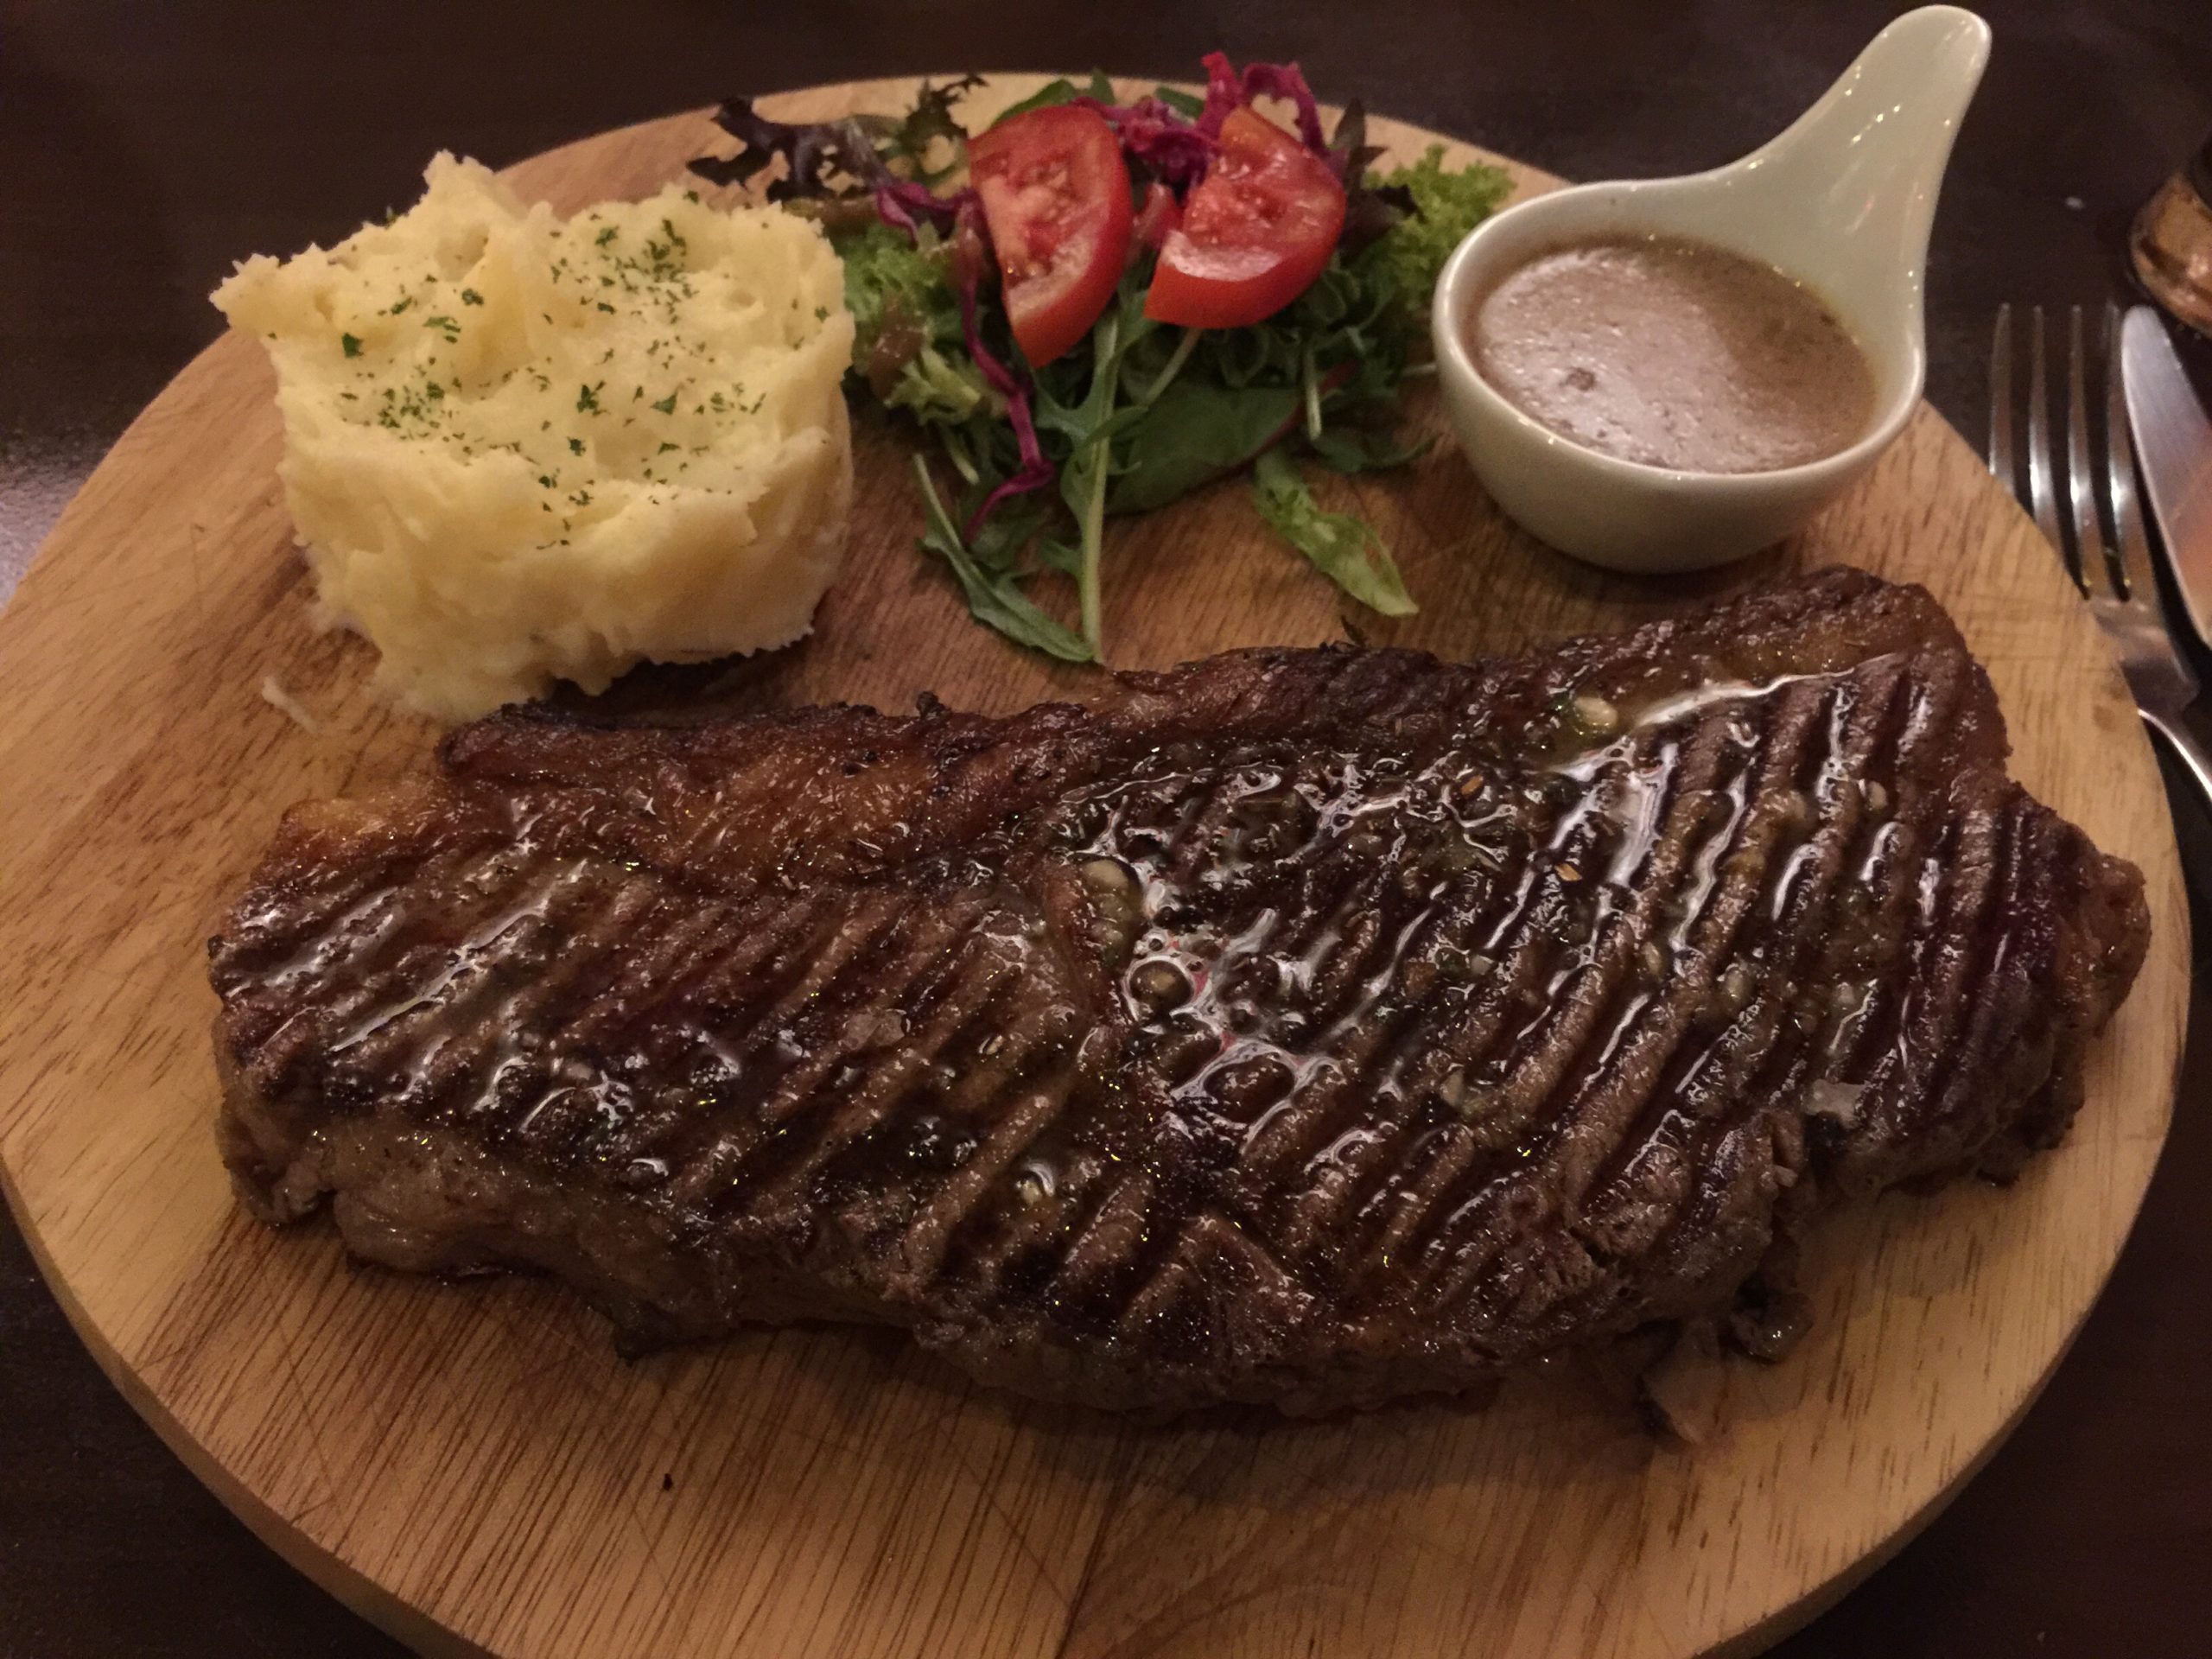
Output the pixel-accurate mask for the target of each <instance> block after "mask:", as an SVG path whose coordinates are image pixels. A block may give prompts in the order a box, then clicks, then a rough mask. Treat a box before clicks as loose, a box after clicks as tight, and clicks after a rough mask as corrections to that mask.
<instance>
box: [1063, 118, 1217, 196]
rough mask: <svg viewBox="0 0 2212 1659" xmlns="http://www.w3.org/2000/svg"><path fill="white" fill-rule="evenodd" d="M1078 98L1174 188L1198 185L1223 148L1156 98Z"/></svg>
mask: <svg viewBox="0 0 2212 1659" xmlns="http://www.w3.org/2000/svg"><path fill="white" fill-rule="evenodd" d="M1075 101H1076V103H1077V104H1078V105H1081V106H1082V107H1083V108H1084V109H1086V110H1096V111H1097V112H1098V113H1099V114H1100V115H1103V116H1104V117H1105V118H1106V121H1107V124H1108V125H1109V126H1111V127H1112V128H1113V129H1114V136H1115V137H1117V138H1119V139H1120V140H1121V141H1122V149H1126V150H1128V152H1129V154H1130V155H1132V156H1135V157H1136V158H1137V159H1138V160H1139V161H1141V162H1143V163H1144V164H1145V165H1146V166H1147V167H1149V168H1151V169H1152V171H1153V175H1154V177H1156V178H1157V179H1159V180H1160V182H1161V183H1163V184H1165V185H1166V186H1167V188H1169V189H1171V190H1176V191H1182V190H1187V189H1189V188H1191V186H1192V185H1193V184H1196V183H1197V182H1198V180H1199V179H1201V178H1202V177H1204V176H1205V170H1206V168H1209V167H1210V166H1211V165H1212V164H1213V157H1214V152H1215V151H1216V150H1217V149H1220V147H1221V146H1220V145H1219V144H1218V143H1216V142H1215V141H1214V140H1213V139H1211V138H1210V137H1207V136H1206V135H1205V133H1203V132H1201V131H1199V130H1198V128H1197V127H1195V126H1193V125H1192V124H1191V123H1190V122H1189V121H1187V120H1185V118H1183V117H1182V115H1181V114H1179V112H1178V111H1175V110H1174V109H1173V108H1172V107H1170V106H1169V105H1166V104H1163V103H1161V102H1160V99H1156V98H1141V99H1138V100H1137V101H1136V102H1135V103H1134V104H1102V103H1100V102H1099V101H1098V99H1095V98H1078V99H1076V100H1075Z"/></svg>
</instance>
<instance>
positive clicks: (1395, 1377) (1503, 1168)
mask: <svg viewBox="0 0 2212 1659" xmlns="http://www.w3.org/2000/svg"><path fill="white" fill-rule="evenodd" d="M2002 756H2003V737H2002V731H2001V725H2000V722H1999V717H1998V715H1997V714H1996V710H1995V706H1994V702H1993V699H1992V698H1991V696H1990V694H1989V690H1988V687H1987V683H1986V679H1985V678H1984V677H1983V676H1982V675H1981V673H1980V670H1979V668H1978V667H1977V666H1976V665H1975V664H1974V663H1973V661H1972V659H1971V658H1969V657H1968V656H1967V654H1966V652H1965V651H1964V649H1963V647H1962V646H1961V645H1960V644H1959V642H1958V640H1957V638H1956V635H1955V632H1953V631H1952V630H1951V629H1950V627H1949V625H1948V620H1945V619H1944V618H1943V617H1942V613H1941V612H1940V611H1938V610H1936V607H1935V606H1934V605H1933V603H1932V601H1929V600H1928V599H1927V598H1926V596H1925V595H1924V594H1920V593H1919V592H1918V590H1916V589H1900V588H1887V587H1885V586H1883V585H1882V584H1879V583H1878V582H1874V581H1872V579H1871V578H1867V577H1864V576H1860V575H1857V574H1856V573H1851V572H1840V573H1831V574H1830V575H1826V576H1823V577H1819V578H1815V579H1813V580H1811V581H1808V582H1802V583H1798V584H1795V585H1792V586H1789V587H1786V588H1778V589H1776V590H1773V591H1771V592H1770V593H1768V594H1763V595H1758V596H1754V597H1752V598H1750V599H1747V600H1743V601H1737V602H1735V603H1734V604H1733V605H1732V606H1728V607H1721V608H1720V609H1719V610H1716V611H1714V612H1713V613H1708V614H1707V616H1705V617H1703V618H1701V619H1694V620H1690V621H1688V622H1685V623H1681V624H1662V625H1658V626H1655V627H1653V628H1649V629H1646V630H1644V631H1643V632H1640V633H1638V634H1636V635H1631V636H1628V637H1625V638H1624V639H1611V640H1595V641H1586V642H1580V643H1578V644H1575V645H1568V646H1566V647H1562V648H1560V650H1559V651H1557V652H1552V653H1548V654H1547V655H1545V656H1543V657H1539V658H1529V659H1523V660H1522V661H1519V662H1513V663H1492V664H1472V665H1464V666H1461V665H1446V664H1438V663H1435V662H1433V661H1432V660H1430V659H1427V658H1419V657H1415V656H1413V655H1411V654H1409V653H1402V652H1354V651H1344V650H1337V651H1315V652H1252V653H1240V654H1236V655H1232V656H1230V657H1225V658H1215V659H1212V660H1211V661H1209V662H1207V663H1202V664H1194V665H1192V666H1191V667H1189V668H1186V669H1184V670H1179V671H1175V672H1174V673H1173V674H1168V675H1156V676H1142V677H1128V678H1127V679H1125V680H1123V681H1122V682H1121V683H1119V685H1118V686H1117V688H1116V690H1114V691H1113V692H1110V693H1109V695H1108V696H1107V697H1106V698H1104V699H1103V700H1102V701H1101V702H1099V703H1098V704H1096V705H1093V706H1092V707H1091V708H1090V709H1069V708H1065V707H1053V706H1046V707H1044V708H1041V709H1034V710H1031V711H1029V712H1028V713H1027V714H1025V715H1015V716H1013V717H1010V718H1009V719H1007V720H1003V721H993V720H986V719H982V718H980V717H976V716H968V715H952V714H950V713H947V712H944V711H942V710H938V709H928V710H925V712H924V713H923V714H922V715H918V716H916V717H913V718H912V719H906V720H898V719H891V718H887V717H885V716H881V715H874V714H873V713H870V712H868V711H864V710H851V709H828V710H810V711H802V712H800V713H798V714H796V715H785V716H767V717H760V718H757V719H754V720H750V721H734V722H728V723H726V724H724V725H722V726H721V727H716V728H696V729H691V730H683V731H677V730H642V731H641V730H601V729H594V728H582V727H575V726H563V725H561V724H559V723H557V722H551V721H543V720H532V719H530V718H528V717H525V716H517V715H509V716H503V717H499V718H496V719H494V720H493V721H486V722H481V723H480V724H479V725H478V726H476V727H474V728H467V729H465V730H464V731H462V732H461V733H459V734H455V736H454V738H453V739H451V740H449V741H448V746H447V748H446V752H445V773H444V776H443V777H442V778H441V779H438V780H436V781H435V782H433V783H430V784H427V785H421V786H418V787H417V788H416V789H414V790H411V791H401V792H400V793H398V794H397V795H395V796H392V797H390V798H385V799H384V800H382V801H378V802H372V803H368V804H350V803H331V804H317V805H313V806H310V807H308V808H303V809H300V810H297V811H296V813H295V814H294V815H293V817H291V818H290V819H289V820H288V822H287V825H286V828H285V829H284V831H283V833H282V834H281V835H280V836H279V839H278V842H277V846H276V848H274V849H272V851H271V854H270V857H269V859H268V860H267V861H266V862H265V863H264V867H263V868H262V870H261V872H260V873H259V874H258V875H257V878H256V881H255V884H254V886H253V887H252V888H251V890H250V891H249V893H247V895H246V896H245V899H242V900H241V902H240V904H239V906H238V910H237V912H236V913H235V914H234V916H233V918H232V923H231V925H229V927H227V928H226V931H225V934H224V936H223V937H222V938H220V939H219V940H218V941H216V942H215V944H214V946H213V962H214V969H213V972H214V979H215V982H216V986H217V989H218V991H219V993H220V995H221V996H222V998H223V1001H224V1006H225V1012H224V1017H223V1021H222V1025H221V1027H220V1031H219V1053H220V1058H221V1059H222V1060H223V1062H224V1064H225V1066H226V1075H227V1076H228V1077H229V1080H230V1084H231V1088H230V1097H229V1100H228V1103H227V1104H226V1124H225V1146H226V1153H227V1154H228V1155H229V1157H230V1159H231V1161H232V1167H233V1170H234V1172H235V1173H236V1174H237V1177H238V1184H239V1188H240V1191H241V1193H242V1194H243V1195H244V1196H245V1198H246V1199H247V1201H248V1202H249V1203H250V1204H251V1205H254V1206H255V1207H256V1208H257V1210H259V1211H261V1212H262V1213H264V1214H266V1215H270V1216H274V1217H291V1216H293V1215H296V1214H298V1213H302V1212H303V1211H305V1210H307V1209H308V1208H310V1207H312V1206H313V1205H315V1203H316V1202H318V1201H319V1200H320V1199H321V1198H322V1197H323V1196H324V1195H326V1194H327V1193H335V1194H336V1195H337V1196H338V1198H339V1205H338V1215H339V1220H340V1226H341V1228H343V1229H344V1230H345V1231H346V1235H347V1238H348V1241H349V1243H351V1244H352V1245H353V1248H355V1249H357V1250H359V1251H361V1252H363V1253H365V1254H367V1255H372V1256H374V1257H377V1258H378V1259H384V1260H388V1261H391V1262H394V1263H395V1264H397V1265H402V1266H407V1267H416V1268H442V1269H448V1270H466V1269H471V1268H480V1267H486V1266H496V1265H539V1266H545V1267H550V1268H553V1269H554V1270H555V1271H556V1272H559V1273H562V1274H564V1275H565V1276H567V1277H569V1278H570V1279H571V1280H572V1281H575V1283H576V1284H577V1285H578V1286H579V1287H580V1288H582V1290H584V1291H585V1293H586V1294H589V1295H592V1296H593V1297H594V1299H595V1300H598V1301H600V1302H601V1305H602V1306H606V1307H607V1309H608V1311H609V1312H610V1313H613V1315H614V1316H615V1318H616V1319H618V1321H619V1322H620V1324H621V1325H623V1326H624V1327H625V1328H626V1330H627V1331H629V1332H631V1333H632V1335H634V1336H637V1337H639V1338H648V1339H659V1338H669V1337H676V1336H684V1335H699V1334H711V1333H713V1332H719V1331H723V1330H727V1329H728V1328H730V1327H731V1326H733V1325H735V1324H737V1323H740V1322H741V1321H743V1320H745V1319H749V1318H756V1317H761V1318H791V1317H824V1318H873V1319H889V1320H892V1321H893V1322H896V1323H899V1324H904V1325H909V1326H911V1327H912V1328H913V1329H914V1330H915V1331H916V1332H917V1334H918V1337H919V1338H921V1339H922V1340H923V1341H925V1343H927V1344H930V1345H931V1346H933V1347H936V1348H938V1349H939V1350H941V1351H944V1352H946V1353H947V1354H949V1355H950V1357H953V1358H955V1359H956V1360H957V1361H959V1362H960V1363H965V1364H967V1365H969V1367H970V1368H971V1369H973V1370H977V1371H979V1372H980V1373H982V1374H983V1375H985V1376H989V1377H991V1378H993V1379H994V1380H998V1381H1001V1382H1005V1383H1010V1384H1011V1385H1013V1386H1015V1387H1020V1388H1025V1389H1030V1390H1031V1391H1033V1392H1039V1393H1044V1394H1049V1395H1068V1396H1073V1397H1077V1398H1083V1399H1090V1400H1095V1401H1096V1402H1100V1403H1105V1404H1112V1405H1151V1406H1169V1407H1173V1406H1181V1405H1188V1404H1194V1403H1199V1402H1205V1401H1207V1400H1211V1399H1221V1398H1243V1399H1260V1400H1267V1401H1271V1402H1275V1403H1277V1404H1281V1405H1284V1406H1285V1407H1287V1408H1298V1409H1306V1408H1325V1407H1327V1406H1331V1405H1334V1404H1338V1403H1344V1402H1351V1403H1370V1402H1373V1401H1375V1400H1378V1399H1381V1398H1384V1397H1388V1396H1389V1395H1394V1394H1398V1393H1403V1392H1408V1391H1412V1390H1414V1389H1431V1388H1450V1387H1457V1386H1463V1385H1465V1384H1466V1383H1471V1382H1473V1381H1476V1380H1479V1379H1480V1378H1482V1377H1484V1376H1490V1375H1494V1374H1495V1373H1496V1372H1497V1371H1498V1370H1503V1369H1504V1368H1506V1367H1509V1366H1511V1365H1514V1364H1516V1363H1522V1362H1524V1361H1526V1360H1529V1359H1530V1358H1533V1357H1537V1356H1539V1355H1541V1354H1543V1353H1546V1352H1549V1351H1554V1350H1555V1349H1558V1348H1560V1347H1562V1346H1566V1345H1568V1344H1574V1343H1578V1342H1587V1341H1594V1340H1599V1339H1602V1338H1606V1337H1609V1336H1612V1335H1618V1334H1619V1333H1622V1332H1626V1331H1629V1330H1630V1329H1633V1328H1635V1327H1636V1326H1638V1325H1643V1324H1646V1323H1649V1322H1650V1321H1653V1320H1659V1319H1686V1318H1692V1317H1722V1316H1725V1315H1726V1313H1728V1311H1729V1310H1730V1308H1731V1306H1732V1305H1733V1303H1734V1302H1735V1301H1736V1300H1737V1299H1738V1298H1739V1296H1740V1298H1741V1300H1743V1301H1744V1302H1745V1305H1746V1306H1751V1307H1754V1308H1757V1307H1762V1306H1772V1305H1775V1304H1776V1302H1777V1299H1781V1298H1785V1297H1786V1294H1787V1292H1786V1287H1785V1286H1783V1284H1781V1283H1780V1282H1779V1271H1778V1270H1779V1268H1781V1266H1782V1265H1783V1263H1784V1262H1786V1260H1787V1256H1788V1252H1789V1244H1790V1243H1791V1241H1792V1239H1793V1237H1794V1236H1795V1233H1796V1230H1797V1229H1798V1228H1799V1227H1800V1226H1801V1225H1802V1223H1803V1221H1804V1220H1805V1219H1806V1218H1807V1217H1809V1216H1810V1215H1812V1214H1813V1213H1815V1211H1817V1210H1818V1209H1819V1208H1820V1207H1821V1206H1822V1205H1824V1204H1825V1203H1827V1202H1828V1201H1830V1200H1832V1199H1833V1198H1837V1197H1840V1196H1841V1195H1843V1194H1846V1193H1848V1192H1863V1191H1868V1190H1872V1189H1874V1188H1878V1187H1880V1186H1883V1185H1891V1184H1893V1183H1895V1182H1897V1181H1901V1180H1909V1179H1910V1180H1923V1181H1924V1180H1930V1179H1942V1178H1944V1177H1948V1176H1950V1175H1954V1174H1957V1173H1965V1172H1968V1171H1973V1170H1976V1169H1980V1170H1982V1171H1984V1172H1986V1173H1994V1174H2005V1173H2010V1171H2011V1170H2012V1168H2013V1167H2014V1166H2017V1164H2018V1160H2019V1159H2020V1158H2021V1157H2023V1156H2024V1155H2025V1154H2026V1153H2027V1152H2028V1151H2029V1150H2031V1149H2032V1148H2034V1147H2038V1146H2042V1145H2045V1144H2048V1143H2049V1142H2050V1141H2052V1140H2054V1139H2055V1138H2056V1135H2058V1134H2059V1133H2061V1132H2062V1131H2063V1128H2064V1125H2065V1122H2067V1120H2068V1119H2069V1117H2070V1116H2071V1113H2072V1110H2073V1109H2074V1105H2075V1100H2076V1096H2077V1095H2078V1073H2079V1064H2080V1052H2081V1048H2082V1044H2083V1042H2084V1041H2086V1039H2087V1037H2088V1033H2090V1032H2091V1031H2093V1030H2094V1028H2095V1027H2097V1026H2099V1025H2101V1023H2102V1022H2103V1020H2105V1019H2106V1018H2107V1016H2108V1015H2109V1014H2110V1012H2111V1010H2112V1008H2113V1007H2114V1006H2116V1005H2117V1002H2118V1001H2119V999H2120V996H2121V995H2124V994H2125V991H2126V985H2127V983H2128V982H2129V980H2130V979H2131V978H2132V976H2133V972H2134V969H2135V966H2136V964H2137V963H2138V962H2139V959H2140V956H2141V952H2142V950H2143V945H2144V940H2145V936H2146V932H2147V924H2146V922H2145V917H2144V914H2143V912H2142V901H2141V897H2140V891H2139V887H2140V884H2139V878H2137V877H2136V876H2135V874H2134V873H2133V870H2132V869H2130V868H2128V867H2126V866H2124V865H2121V864H2120V863H2118V862H2117V861H2113V860H2109V859H2107V858H2105V857H2103V856H2102V855H2100V854H2098V853H2097V852H2096V851H2095V849H2094V848H2091V847H2089V846H2088V843H2087V842H2086V841H2084V840H2083V839H2082V836H2080V834H2079V832H2078V831H2075V830H2074V829H2072V828H2071V827H2070V826H2069V825H2067V824H2065V823H2063V822H2062V821H2060V820H2058V819H2056V818H2055V817H2053V816H2052V815H2051V814H2050V812H2049V811H2048V810H2045V809H2044V808H2042V807H2040V806H2039V805H2037V804H2035V803H2034V802H2033V801H2032V800H2031V799H2030V798H2028V797H2026V796H2025V795H2024V793H2023V792H2022V791H2020V790H2019V789H2018V786H2017V785H2012V783H2011V782H2010V781H2009V780H2008V779H2005V777H2004V775H2003V772H2002V766H2001V761H2002ZM1763 1266H1764V1268H1765V1269H1766V1274H1765V1277H1764V1278H1761V1277H1760V1276H1759V1275H1760V1274H1761V1271H1762V1268H1763Z"/></svg>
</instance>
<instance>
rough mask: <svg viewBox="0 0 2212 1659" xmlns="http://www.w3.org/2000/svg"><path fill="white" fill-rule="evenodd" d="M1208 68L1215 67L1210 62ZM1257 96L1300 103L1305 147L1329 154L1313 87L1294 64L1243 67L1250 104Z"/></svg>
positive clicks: (1316, 153) (1324, 154) (1300, 124)
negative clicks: (1308, 84)
mask: <svg viewBox="0 0 2212 1659" xmlns="http://www.w3.org/2000/svg"><path fill="white" fill-rule="evenodd" d="M1207 67H1208V69H1209V70H1211V67H1212V66H1211V64H1209V65H1208V66H1207ZM1255 98H1281V99H1287V100H1289V101H1290V102H1291V103H1293V104H1295V105H1297V106H1298V136H1299V137H1300V138H1301V139H1303V140H1304V141H1305V143H1306V149H1310V150H1312V151H1313V153H1314V154H1315V155H1317V156H1326V155H1327V154H1328V153H1329V143H1328V140H1327V139H1325V138H1324V137H1322V136H1321V106H1320V105H1319V104H1317V103H1315V102H1314V101H1313V88H1312V87H1311V86H1307V85H1306V77H1305V75H1304V74H1303V73H1300V69H1299V67H1298V66H1297V65H1296V64H1294V63H1248V64H1246V65H1245V66H1244V99H1245V102H1247V103H1249V102H1251V100H1252V99H1255Z"/></svg>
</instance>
